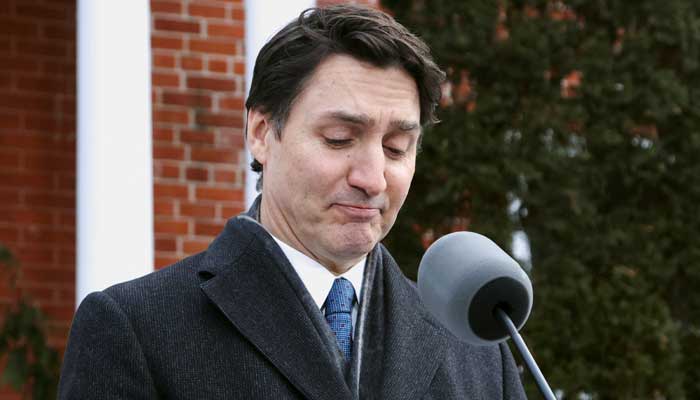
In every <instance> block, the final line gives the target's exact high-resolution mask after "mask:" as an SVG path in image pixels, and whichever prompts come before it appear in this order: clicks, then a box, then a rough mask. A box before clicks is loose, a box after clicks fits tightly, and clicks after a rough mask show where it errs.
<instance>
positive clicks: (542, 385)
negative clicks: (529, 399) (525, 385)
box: [494, 307, 557, 400]
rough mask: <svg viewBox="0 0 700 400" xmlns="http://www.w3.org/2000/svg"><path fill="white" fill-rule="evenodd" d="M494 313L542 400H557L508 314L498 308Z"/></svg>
mask: <svg viewBox="0 0 700 400" xmlns="http://www.w3.org/2000/svg"><path fill="white" fill-rule="evenodd" d="M494 313H495V314H496V316H497V317H498V319H500V320H501V322H502V323H503V325H504V326H505V327H506V329H508V333H509V334H510V337H511V338H513V342H514V343H515V347H516V348H517V349H518V352H519V353H520V355H521V356H522V357H523V360H524V361H525V365H527V369H529V370H530V373H531V374H532V376H533V378H535V382H536V383H537V387H538V388H539V389H540V392H541V393H542V396H544V398H545V399H547V400H557V397H556V396H554V393H553V392H552V389H551V388H550V387H549V385H548V384H547V380H545V379H544V375H542V371H540V367H538V366H537V363H536V362H535V359H534V358H533V357H532V354H530V350H528V349H527V346H526V345H525V341H524V340H523V338H522V337H521V336H520V334H519V333H518V329H517V328H516V327H515V324H513V321H511V320H510V317H508V314H506V312H505V311H503V310H502V309H501V308H500V307H497V308H496V309H495V311H494Z"/></svg>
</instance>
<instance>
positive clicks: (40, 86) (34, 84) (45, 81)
mask: <svg viewBox="0 0 700 400" xmlns="http://www.w3.org/2000/svg"><path fill="white" fill-rule="evenodd" d="M16 82H17V88H18V89H20V90H23V91H34V92H46V93H52V94H57V92H58V93H67V92H69V91H72V89H73V87H74V86H75V81H73V80H72V79H61V78H58V77H55V76H54V77H41V76H21V77H19V78H18V79H17V80H16Z"/></svg>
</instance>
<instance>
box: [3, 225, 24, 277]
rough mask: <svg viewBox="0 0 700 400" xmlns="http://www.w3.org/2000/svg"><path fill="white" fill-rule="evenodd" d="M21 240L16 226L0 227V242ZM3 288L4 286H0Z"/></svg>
mask: <svg viewBox="0 0 700 400" xmlns="http://www.w3.org/2000/svg"><path fill="white" fill-rule="evenodd" d="M18 240H19V229H18V228H17V227H16V226H7V227H0V242H2V243H4V244H7V243H8V242H12V243H14V242H16V241H18ZM0 286H2V285H0Z"/></svg>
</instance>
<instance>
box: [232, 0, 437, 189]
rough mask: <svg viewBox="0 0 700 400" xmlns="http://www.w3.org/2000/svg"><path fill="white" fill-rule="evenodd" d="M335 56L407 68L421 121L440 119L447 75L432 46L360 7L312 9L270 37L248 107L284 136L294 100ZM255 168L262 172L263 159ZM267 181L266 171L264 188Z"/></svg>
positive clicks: (260, 57) (258, 63) (389, 19)
mask: <svg viewBox="0 0 700 400" xmlns="http://www.w3.org/2000/svg"><path fill="white" fill-rule="evenodd" d="M334 54H344V55H349V56H351V57H353V58H355V59H357V60H359V61H364V62H368V63H370V64H372V65H375V66H377V67H393V66H396V67H401V68H403V69H404V70H405V71H406V72H408V73H409V74H410V75H411V76H412V77H413V79H414V80H415V82H416V86H417V87H418V95H419V100H420V122H421V125H423V126H427V125H431V124H434V123H435V122H437V119H436V117H435V108H436V106H437V104H438V102H439V100H440V94H441V90H440V84H441V83H442V81H443V80H444V77H445V73H444V72H443V71H442V70H441V69H440V68H439V67H438V66H437V65H436V64H435V62H434V61H433V59H432V56H431V55H430V49H429V48H428V46H427V45H426V44H425V42H423V41H422V40H421V39H419V38H418V37H416V36H415V35H414V34H412V33H411V32H409V31H408V29H406V28H405V27H404V26H403V25H401V24H399V23H398V22H396V20H394V19H393V18H392V17H390V16H389V15H387V14H385V13H383V12H381V11H378V10H375V9H371V8H366V7H361V6H355V5H336V6H329V7H325V8H309V9H307V10H304V11H303V12H302V13H301V14H300V15H299V18H298V19H296V20H294V21H292V22H290V23H289V24H288V25H287V26H285V27H284V28H283V29H282V30H281V31H279V32H278V33H277V34H276V35H275V36H274V37H273V38H272V39H270V41H269V42H267V43H266V44H265V46H263V48H262V49H261V50H260V53H259V54H258V58H257V59H256V60H255V69H254V70H253V81H252V83H251V85H250V93H249V95H248V100H247V101H246V104H245V105H246V108H247V109H248V110H252V109H258V110H259V111H261V112H263V113H266V114H268V115H269V116H270V120H271V123H272V124H273V129H274V130H275V135H276V136H277V137H278V138H279V137H280V135H281V133H282V128H283V127H284V124H285V122H286V120H287V117H288V116H289V111H290V109H291V108H292V105H293V103H294V100H295V99H296V98H297V97H298V96H299V93H301V91H302V89H303V88H304V85H305V84H306V82H307V81H308V80H309V78H310V77H311V76H312V75H313V72H314V71H315V70H316V67H317V66H318V65H319V64H320V63H321V62H322V61H324V60H325V59H326V58H327V57H328V56H331V55H334ZM251 168H252V169H253V171H255V172H262V165H261V164H260V163H259V162H258V161H257V160H253V162H252V163H251ZM261 185H262V174H261V177H260V180H259V181H258V190H259V189H260V187H261Z"/></svg>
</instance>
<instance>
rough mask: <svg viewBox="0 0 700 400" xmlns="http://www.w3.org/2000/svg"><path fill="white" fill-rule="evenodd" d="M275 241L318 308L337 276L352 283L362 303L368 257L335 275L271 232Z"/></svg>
mask: <svg viewBox="0 0 700 400" xmlns="http://www.w3.org/2000/svg"><path fill="white" fill-rule="evenodd" d="M270 235H271V236H272V237H273V238H274V239H275V242H277V244H278V245H279V246H280V248H281V249H282V251H283V252H284V255H285V256H287V259H288V260H289V263H290V264H292V267H293V268H294V270H295V271H296V273H297V275H299V278H301V281H302V282H303V283H304V286H306V290H307V291H308V292H309V293H310V294H311V297H313V299H314V301H315V302H316V305H317V306H318V308H319V309H320V308H322V307H323V303H325V301H326V297H328V293H330V292H331V287H332V286H333V281H335V280H336V279H337V278H345V279H347V280H349V281H350V283H352V287H353V288H354V289H355V300H356V301H357V304H360V299H361V298H362V279H363V277H364V273H365V261H366V260H367V257H366V256H365V257H363V258H362V260H360V261H359V262H358V263H357V264H355V265H353V266H352V267H351V268H350V269H349V270H347V271H345V273H343V274H342V275H333V273H331V272H330V271H329V270H328V269H326V267H324V266H323V265H321V264H320V263H318V262H317V261H316V260H314V259H312V258H311V257H309V256H307V255H306V254H304V253H302V252H300V251H299V250H297V249H295V248H293V247H292V246H290V245H288V244H286V243H284V242H283V241H281V240H280V239H278V238H276V237H275V236H273V235H272V234H270Z"/></svg>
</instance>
